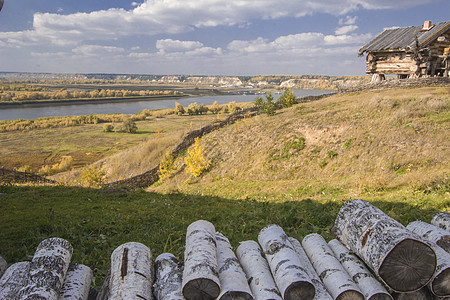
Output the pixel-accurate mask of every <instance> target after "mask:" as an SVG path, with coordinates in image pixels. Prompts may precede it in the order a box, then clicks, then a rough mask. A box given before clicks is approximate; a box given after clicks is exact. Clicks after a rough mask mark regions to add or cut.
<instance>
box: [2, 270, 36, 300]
mask: <svg viewBox="0 0 450 300" xmlns="http://www.w3.org/2000/svg"><path fill="white" fill-rule="evenodd" d="M29 271H30V262H18V263H15V264H13V265H11V266H10V267H9V268H8V269H7V270H6V271H5V274H3V276H2V278H1V279H0V300H16V299H19V295H18V294H19V291H20V289H21V288H23V287H24V286H25V285H26V284H27V281H28V273H29Z"/></svg>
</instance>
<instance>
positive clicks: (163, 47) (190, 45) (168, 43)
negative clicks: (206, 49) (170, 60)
mask: <svg viewBox="0 0 450 300" xmlns="http://www.w3.org/2000/svg"><path fill="white" fill-rule="evenodd" d="M201 47H203V44H202V43H200V42H196V41H179V40H172V39H164V40H158V41H157V42H156V48H157V49H158V50H159V51H160V52H162V53H165V52H185V51H189V50H194V49H198V48H201Z"/></svg>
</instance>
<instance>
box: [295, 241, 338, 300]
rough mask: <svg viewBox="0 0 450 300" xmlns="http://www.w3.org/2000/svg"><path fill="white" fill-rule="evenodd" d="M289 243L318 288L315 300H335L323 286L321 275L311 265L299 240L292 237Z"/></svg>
mask: <svg viewBox="0 0 450 300" xmlns="http://www.w3.org/2000/svg"><path fill="white" fill-rule="evenodd" d="M289 241H290V242H291V244H292V246H294V250H295V252H297V254H298V256H299V258H300V261H301V262H302V266H303V267H304V268H305V269H306V271H307V272H308V276H309V278H311V282H312V284H313V285H314V287H315V288H316V295H315V296H314V300H333V297H331V295H330V293H328V291H327V289H326V287H325V285H324V284H323V282H322V280H320V278H319V275H318V274H317V272H316V270H315V269H314V267H313V265H312V264H311V261H310V260H309V258H308V255H307V254H306V252H305V250H304V249H303V247H302V244H301V243H300V242H299V241H298V240H297V239H295V238H291V237H290V238H289Z"/></svg>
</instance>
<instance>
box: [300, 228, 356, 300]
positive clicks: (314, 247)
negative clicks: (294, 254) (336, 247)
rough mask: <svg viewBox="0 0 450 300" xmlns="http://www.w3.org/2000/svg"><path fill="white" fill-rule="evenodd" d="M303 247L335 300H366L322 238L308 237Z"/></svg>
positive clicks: (314, 235)
mask: <svg viewBox="0 0 450 300" xmlns="http://www.w3.org/2000/svg"><path fill="white" fill-rule="evenodd" d="M302 246H303V249H305V252H306V254H307V255H308V257H309V259H310V261H311V263H312V265H313V266H314V269H315V270H316V271H317V274H319V278H320V279H321V280H322V282H323V284H324V285H325V287H326V288H327V290H328V292H329V293H330V295H331V296H332V297H333V299H358V300H364V296H363V294H362V293H361V291H360V289H359V288H358V286H357V285H356V283H355V282H353V280H352V279H351V278H350V276H349V275H348V274H347V272H346V271H345V270H344V268H343V267H342V265H341V264H340V263H339V261H338V260H337V258H336V257H335V256H334V254H333V251H332V250H331V249H330V247H329V246H328V244H327V242H326V241H325V240H324V238H323V237H322V236H320V235H318V234H310V235H307V236H305V238H304V239H303V241H302Z"/></svg>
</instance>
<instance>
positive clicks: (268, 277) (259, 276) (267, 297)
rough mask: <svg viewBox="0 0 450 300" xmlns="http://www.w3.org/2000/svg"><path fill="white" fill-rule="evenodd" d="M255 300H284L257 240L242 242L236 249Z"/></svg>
mask: <svg viewBox="0 0 450 300" xmlns="http://www.w3.org/2000/svg"><path fill="white" fill-rule="evenodd" d="M236 254H237V257H238V258H239V261H240V263H241V265H242V268H243V269H244V272H245V274H246V277H247V281H248V283H249V285H250V289H251V290H252V293H253V297H254V298H255V300H282V298H281V294H280V292H279V291H278V288H277V286H276V284H275V281H274V280H273V277H272V273H270V268H269V264H268V263H267V260H266V259H265V257H264V256H263V253H262V252H261V248H260V247H259V245H258V243H257V242H255V241H245V242H241V243H240V245H239V247H238V248H237V250H236Z"/></svg>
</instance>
